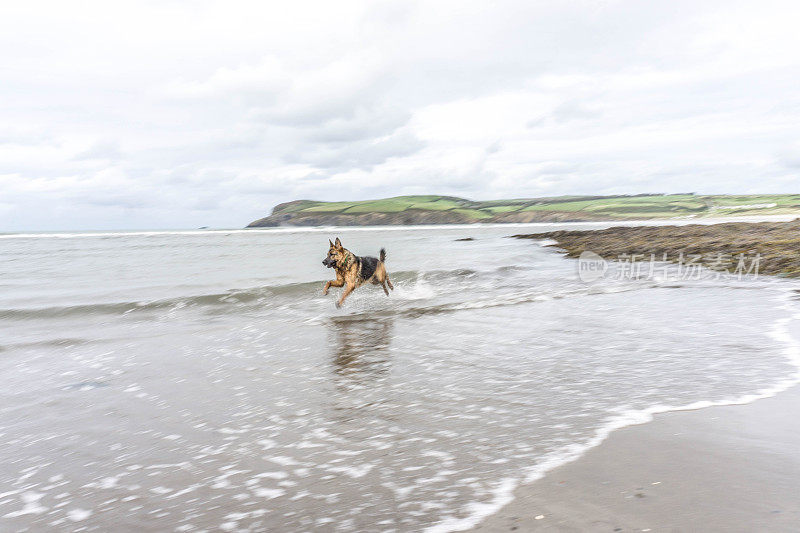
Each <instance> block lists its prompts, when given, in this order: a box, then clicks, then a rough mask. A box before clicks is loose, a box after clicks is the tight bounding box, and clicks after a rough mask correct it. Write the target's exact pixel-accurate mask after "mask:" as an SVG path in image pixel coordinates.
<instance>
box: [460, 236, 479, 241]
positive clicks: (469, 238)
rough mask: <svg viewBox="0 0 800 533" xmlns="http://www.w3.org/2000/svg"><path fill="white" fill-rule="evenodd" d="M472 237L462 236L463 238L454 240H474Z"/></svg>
mask: <svg viewBox="0 0 800 533" xmlns="http://www.w3.org/2000/svg"><path fill="white" fill-rule="evenodd" d="M474 240H475V238H474V237H464V238H463V239H456V241H474Z"/></svg>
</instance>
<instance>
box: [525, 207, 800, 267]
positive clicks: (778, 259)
mask: <svg viewBox="0 0 800 533" xmlns="http://www.w3.org/2000/svg"><path fill="white" fill-rule="evenodd" d="M513 237H516V238H518V239H537V240H542V239H552V240H554V241H556V244H554V245H552V246H555V247H557V248H561V249H563V250H564V251H565V252H566V255H567V256H568V257H575V258H578V257H580V255H581V254H582V253H583V252H585V251H589V252H594V253H595V254H597V255H599V256H600V257H602V258H604V259H607V260H618V259H620V258H627V260H629V261H634V260H635V261H645V262H646V261H650V260H651V258H653V259H654V260H656V261H663V260H666V261H672V262H681V261H683V262H686V261H688V260H694V261H696V264H699V265H703V266H705V267H708V268H711V269H714V270H721V271H728V272H735V271H736V269H737V268H739V266H740V264H741V263H740V262H742V261H743V262H745V263H746V264H745V265H744V266H745V268H751V267H753V265H756V264H757V265H758V270H757V273H758V274H769V275H774V276H781V277H789V278H797V277H800V220H793V221H791V222H726V223H722V224H690V225H686V226H624V227H613V228H608V229H601V230H588V231H586V230H581V231H564V230H561V231H551V232H547V233H532V234H525V235H513Z"/></svg>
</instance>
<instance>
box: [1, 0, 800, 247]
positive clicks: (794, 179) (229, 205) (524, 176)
mask: <svg viewBox="0 0 800 533" xmlns="http://www.w3.org/2000/svg"><path fill="white" fill-rule="evenodd" d="M798 20H800V2H796V1H785V2H772V1H764V0H758V1H750V2H734V1H731V0H724V1H720V2H715V1H709V0H704V1H701V2H698V1H697V0H692V1H686V2H684V1H675V0H669V1H658V2H653V1H592V2H588V1H587V2H580V1H575V2H568V1H565V0H558V1H552V2H551V1H530V0H521V1H499V2H485V1H477V2H465V1H464V0H456V1H453V2H433V1H431V2H414V1H410V0H401V1H397V2H391V1H389V2H364V3H361V2H332V1H330V0H328V1H324V2H319V3H306V2H297V1H291V2H265V1H263V0H259V1H255V2H236V1H224V2H222V1H219V2H198V1H192V2H182V1H179V0H174V1H154V2H144V1H141V0H139V1H136V2H122V1H108V0H103V1H99V2H63V1H55V2H52V3H48V2H36V1H26V2H21V1H20V2H4V3H3V5H2V7H0V231H15V230H52V229H55V230H59V229H61V230H68V229H118V228H191V227H198V226H212V227H241V226H244V225H245V224H247V223H248V222H250V221H251V220H253V219H255V218H259V217H261V216H265V215H267V214H268V213H269V212H270V210H271V208H272V207H273V206H274V205H275V204H276V203H279V202H283V201H288V200H293V199H298V198H310V199H331V200H345V199H366V198H376V197H385V196H395V195H400V194H420V193H440V194H452V195H458V196H465V197H468V198H473V199H495V198H513V197H530V196H545V195H560V194H617V193H641V192H691V191H696V192H702V193H749V192H800V30H798V26H797V21H798Z"/></svg>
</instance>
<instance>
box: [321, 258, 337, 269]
mask: <svg viewBox="0 0 800 533" xmlns="http://www.w3.org/2000/svg"><path fill="white" fill-rule="evenodd" d="M322 264H323V265H325V266H326V267H328V268H333V267H335V266H336V264H335V263H334V261H333V260H332V259H331V258H330V257H326V258H325V259H323V260H322Z"/></svg>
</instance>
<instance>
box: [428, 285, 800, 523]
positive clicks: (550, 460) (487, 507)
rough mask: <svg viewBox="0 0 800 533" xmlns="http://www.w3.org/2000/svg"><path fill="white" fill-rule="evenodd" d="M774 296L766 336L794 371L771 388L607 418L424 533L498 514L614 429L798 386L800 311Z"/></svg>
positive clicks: (787, 294) (783, 295)
mask: <svg viewBox="0 0 800 533" xmlns="http://www.w3.org/2000/svg"><path fill="white" fill-rule="evenodd" d="M778 293H779V294H778V297H777V300H778V301H779V303H780V305H779V308H780V309H783V310H784V311H786V312H787V314H788V316H786V317H782V318H779V319H777V320H776V321H775V323H774V324H773V327H772V329H771V330H770V331H769V333H768V335H769V337H771V338H772V339H774V340H776V341H778V342H780V343H781V344H782V345H783V355H784V356H785V357H786V359H787V360H788V361H789V363H790V364H792V365H793V366H794V372H793V373H792V374H790V375H789V376H787V377H786V378H785V379H783V380H781V381H779V382H777V383H776V384H774V385H772V386H771V387H767V388H764V389H761V390H759V391H757V392H754V393H751V394H745V395H742V396H739V397H736V398H730V399H724V400H716V401H710V400H700V401H696V402H692V403H689V404H686V405H677V406H675V405H654V406H651V407H649V408H647V409H638V410H634V409H631V410H626V411H623V412H621V413H620V414H619V415H616V416H613V417H611V418H609V419H608V420H607V421H606V423H605V424H604V425H603V426H601V427H600V428H599V429H598V430H597V431H596V432H595V434H594V436H593V437H592V438H591V439H589V440H588V441H587V442H584V443H573V444H570V445H568V446H565V447H563V448H561V449H559V450H557V451H554V452H552V453H550V454H547V455H546V456H544V457H543V458H542V459H541V460H540V461H539V462H538V463H537V464H536V465H535V466H531V467H530V468H528V469H527V470H526V471H525V477H524V478H522V480H517V479H511V478H506V479H503V480H502V481H501V482H500V483H499V484H498V485H497V487H496V488H495V490H494V491H493V498H492V500H491V501H490V502H485V503H476V502H473V503H471V504H469V505H468V506H467V508H466V509H465V510H466V511H467V512H468V515H467V516H466V517H464V518H452V517H451V518H447V519H445V520H443V521H441V522H439V523H437V524H435V525H433V526H431V527H429V528H427V529H426V530H425V531H426V533H447V532H450V531H465V530H467V529H472V528H474V527H475V526H476V525H478V524H480V523H481V522H482V521H483V520H484V519H486V518H487V517H489V516H491V515H492V514H494V513H496V512H498V511H499V510H500V509H502V508H503V507H505V506H506V505H508V504H509V503H510V502H511V501H513V499H514V491H515V489H516V488H517V486H518V485H519V483H520V482H521V483H523V484H528V483H533V482H534V481H537V480H539V479H541V478H543V477H544V476H545V475H546V474H547V473H548V472H550V471H551V470H553V469H555V468H558V467H559V466H562V465H565V464H567V463H571V462H572V461H575V460H577V459H579V458H580V457H582V456H583V455H584V454H585V453H586V452H587V451H588V450H590V449H592V448H594V447H595V446H598V445H600V444H601V443H602V442H603V441H605V440H606V439H607V438H608V436H609V435H610V434H611V433H612V432H614V431H615V430H617V429H621V428H625V427H628V426H634V425H639V424H645V423H647V422H650V421H652V420H653V418H654V416H655V415H657V414H662V413H668V412H673V411H694V410H697V409H704V408H706V407H715V406H726V405H744V404H749V403H753V402H755V401H756V400H761V399H765V398H771V397H773V396H775V395H776V394H779V393H781V392H783V391H786V390H788V389H789V388H791V387H793V386H795V385H797V384H798V383H800V342H798V340H797V339H796V338H795V337H794V336H793V335H792V334H791V331H790V327H789V326H790V324H791V323H792V322H793V321H797V320H800V312H798V310H797V309H796V306H795V305H794V304H793V303H792V298H793V295H794V289H793V288H792V287H783V288H781V289H778Z"/></svg>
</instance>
